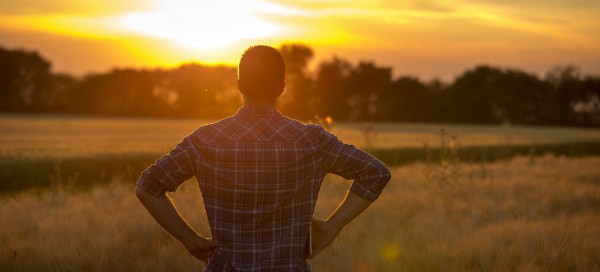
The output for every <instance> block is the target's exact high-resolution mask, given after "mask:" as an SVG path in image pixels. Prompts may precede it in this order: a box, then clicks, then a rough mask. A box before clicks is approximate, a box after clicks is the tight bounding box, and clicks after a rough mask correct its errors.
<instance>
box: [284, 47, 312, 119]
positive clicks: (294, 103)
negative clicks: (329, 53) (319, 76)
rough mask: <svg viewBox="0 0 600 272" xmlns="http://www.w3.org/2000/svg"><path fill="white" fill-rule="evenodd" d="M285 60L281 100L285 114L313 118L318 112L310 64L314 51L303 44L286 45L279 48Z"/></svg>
mask: <svg viewBox="0 0 600 272" xmlns="http://www.w3.org/2000/svg"><path fill="white" fill-rule="evenodd" d="M279 51H280V52H281V55H282V56H283V58H284V59H285V65H286V75H285V81H286V86H285V92H284V93H283V95H282V96H281V98H280V99H279V100H280V101H279V103H280V106H281V110H282V112H283V113H285V114H288V115H290V116H293V117H296V118H303V119H307V118H312V117H313V115H314V114H315V112H316V107H317V106H316V103H317V99H316V97H315V93H314V86H313V80H312V79H311V77H310V74H309V72H308V63H309V62H310V60H311V59H312V57H313V50H312V49H311V48H309V47H308V46H305V45H302V44H284V45H282V46H281V47H280V48H279Z"/></svg>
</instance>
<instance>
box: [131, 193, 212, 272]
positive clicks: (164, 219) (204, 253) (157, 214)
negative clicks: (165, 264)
mask: <svg viewBox="0 0 600 272" xmlns="http://www.w3.org/2000/svg"><path fill="white" fill-rule="evenodd" d="M135 194H136V195H137V197H138V199H139V200H140V202H141V203H142V204H143V205H144V207H146V210H148V212H149V213H150V215H151V216H152V217H153V218H154V220H156V222H158V223H159V224H160V225H161V226H162V227H163V228H164V229H165V230H166V231H167V232H168V233H169V234H171V235H172V236H173V237H175V238H176V239H177V240H179V241H180V242H181V243H182V244H183V245H184V246H185V248H186V249H187V250H188V251H189V252H190V253H191V254H192V255H194V257H196V258H198V259H200V260H202V261H203V262H204V263H207V262H208V259H209V258H210V256H211V255H212V253H213V252H214V250H215V248H216V247H217V245H216V244H215V243H214V242H213V241H211V240H209V239H206V238H204V237H202V236H200V235H198V234H197V233H196V232H195V231H194V230H193V229H192V228H191V227H190V225H189V224H188V223H187V222H186V221H185V220H184V219H183V218H182V217H181V215H180V214H179V212H178V211H177V209H176V208H175V206H174V205H173V202H172V201H171V199H170V198H169V197H156V196H154V195H151V194H150V193H148V192H147V191H146V189H144V188H143V187H141V186H139V185H138V186H136V188H135Z"/></svg>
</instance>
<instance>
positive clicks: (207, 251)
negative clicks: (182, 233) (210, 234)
mask: <svg viewBox="0 0 600 272" xmlns="http://www.w3.org/2000/svg"><path fill="white" fill-rule="evenodd" d="M183 245H184V246H185V248H186V249H187V250H188V252H190V254H192V255H193V256H194V257H196V258H197V259H199V260H201V261H203V262H204V263H208V260H209V259H210V257H211V256H212V255H213V253H214V252H215V249H216V248H217V244H215V242H213V241H211V240H209V239H206V238H204V237H202V236H197V237H196V238H195V239H192V240H190V241H185V243H183Z"/></svg>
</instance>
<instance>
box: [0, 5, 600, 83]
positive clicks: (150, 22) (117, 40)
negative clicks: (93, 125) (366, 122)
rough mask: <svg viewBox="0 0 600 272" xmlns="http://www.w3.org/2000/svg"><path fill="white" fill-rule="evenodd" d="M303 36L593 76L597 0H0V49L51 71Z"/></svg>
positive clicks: (449, 63)
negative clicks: (26, 54) (565, 68)
mask: <svg viewBox="0 0 600 272" xmlns="http://www.w3.org/2000/svg"><path fill="white" fill-rule="evenodd" d="M292 42H295V43H303V44H306V45H308V46H310V47H311V48H313V49H314V51H315V53H316V61H314V62H313V63H317V62H318V61H320V60H323V59H329V58H331V57H332V56H334V55H337V56H339V57H341V58H344V59H347V60H349V61H352V62H356V61H358V60H370V61H374V62H375V63H377V64H379V65H382V66H389V67H392V68H393V69H394V73H395V74H396V75H412V76H418V77H420V78H422V79H431V78H435V77H439V78H442V79H445V80H452V79H453V77H454V76H456V75H458V74H460V73H462V72H464V71H465V70H466V69H469V68H472V67H474V66H475V65H477V64H490V65H495V66H500V67H510V68H517V69H522V70H525V71H528V72H532V73H537V74H538V75H544V74H545V72H547V71H548V70H549V69H550V68H552V67H554V66H557V65H568V64H572V65H575V66H578V67H580V68H581V70H582V71H583V72H584V73H587V74H596V75H599V74H600V1H598V0H569V1H567V0H564V1H559V0H543V1H542V0H529V1H520V0H502V1H501V0H457V1H443V0H438V1H436V0H409V1H394V0H381V1H374V0H353V1H348V0H321V1H318V0H309V1H291V0H244V1H233V0H219V1H215V0H211V1H199V0H197V1H192V0H152V1H143V0H121V1H102V0H53V1H40V0H19V1H15V0H0V46H2V47H4V48H10V49H14V48H25V49H28V50H35V51H38V52H40V53H41V54H42V55H43V56H44V57H46V58H47V59H49V60H50V61H51V62H52V64H53V70H54V71H55V72H68V73H72V74H75V75H83V74H86V73H91V72H106V71H108V70H110V69H112V68H114V67H133V68H141V67H148V68H153V67H172V66H175V65H178V64H181V63H184V62H190V61H196V62H201V63H207V64H215V63H224V64H232V65H233V64H235V63H236V62H237V61H238V59H239V56H240V54H241V53H242V52H243V50H244V49H245V48H246V47H248V46H249V45H252V44H257V43H260V44H270V45H273V46H278V45H280V44H282V43H292Z"/></svg>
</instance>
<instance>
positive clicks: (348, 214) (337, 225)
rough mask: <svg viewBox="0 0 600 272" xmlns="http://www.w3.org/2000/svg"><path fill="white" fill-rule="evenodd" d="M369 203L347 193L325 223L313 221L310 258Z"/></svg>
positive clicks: (351, 193)
mask: <svg viewBox="0 0 600 272" xmlns="http://www.w3.org/2000/svg"><path fill="white" fill-rule="evenodd" d="M371 203H372V202H371V201H369V200H366V199H364V198H362V197H360V196H358V195H357V194H356V193H354V192H352V191H350V190H349V191H348V194H347V195H346V198H345V199H344V201H343V202H342V204H341V205H340V206H339V207H338V208H337V209H336V210H335V212H333V213H332V214H331V215H330V216H329V218H328V219H327V220H325V221H322V220H317V219H313V223H312V256H311V257H313V256H316V255H317V254H319V252H321V250H323V249H325V248H326V247H327V246H329V245H330V244H331V243H332V242H333V240H335V238H336V237H337V235H338V234H339V233H340V231H341V230H342V229H343V228H344V227H345V226H346V225H348V223H350V222H351V221H352V220H354V218H356V217H357V216H358V215H359V214H361V213H362V212H363V211H364V210H366V209H367V208H368V207H369V205H371Z"/></svg>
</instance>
